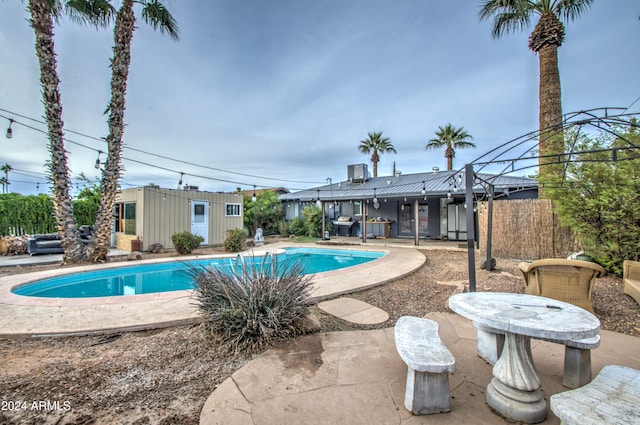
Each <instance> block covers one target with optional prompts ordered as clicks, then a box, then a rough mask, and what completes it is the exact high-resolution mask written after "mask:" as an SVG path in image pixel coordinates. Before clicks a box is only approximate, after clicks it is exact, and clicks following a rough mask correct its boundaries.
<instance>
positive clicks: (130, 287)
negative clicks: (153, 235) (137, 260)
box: [12, 248, 385, 298]
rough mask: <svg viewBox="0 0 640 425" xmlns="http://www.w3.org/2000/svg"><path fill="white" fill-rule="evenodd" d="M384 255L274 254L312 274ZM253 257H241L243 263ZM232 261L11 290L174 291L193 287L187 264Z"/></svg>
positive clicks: (68, 294)
mask: <svg viewBox="0 0 640 425" xmlns="http://www.w3.org/2000/svg"><path fill="white" fill-rule="evenodd" d="M384 255H385V253H384V252H372V251H343V250H332V249H318V248H286V249H285V254H279V255H278V256H277V257H278V261H280V260H284V259H286V261H288V262H289V261H291V262H299V263H300V264H301V265H302V266H303V269H304V272H305V274H313V273H321V272H326V271H331V270H337V269H341V268H345V267H351V266H355V265H358V264H363V263H366V262H368V261H372V260H375V259H376V258H380V257H382V256H384ZM253 259H254V258H253V257H251V256H247V257H245V261H246V262H249V261H252V260H253ZM255 261H256V262H260V261H262V257H255ZM235 263H236V259H234V258H210V259H206V260H192V261H184V262H182V261H172V262H167V263H159V264H144V265H138V266H128V267H118V268H113V269H105V270H95V271H90V272H83V273H74V274H69V275H64V276H59V277H54V278H49V279H43V280H39V281H37V282H32V283H28V284H26V285H22V286H19V287H17V288H14V289H13V290H12V292H13V293H14V294H17V295H25V296H30V297H47V298H88V297H113V296H118V295H138V294H151V293H156V292H167V291H178V290H183V289H193V281H192V279H191V277H190V276H189V275H188V274H187V271H188V269H189V266H209V265H211V266H215V267H227V268H232V267H233V266H234V264H235Z"/></svg>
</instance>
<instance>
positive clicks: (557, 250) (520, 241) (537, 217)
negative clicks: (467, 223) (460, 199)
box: [478, 199, 580, 260]
mask: <svg viewBox="0 0 640 425" xmlns="http://www.w3.org/2000/svg"><path fill="white" fill-rule="evenodd" d="M488 212H489V205H488V202H480V203H479V205H478V229H479V243H480V249H481V251H482V252H484V253H485V254H486V247H487V227H488V218H489V214H488ZM492 228H493V231H492V235H491V236H492V239H491V256H492V257H503V258H513V259H522V260H537V259H540V258H565V257H567V256H568V255H569V254H571V253H572V252H576V251H578V250H579V249H580V245H579V243H578V241H577V239H576V237H575V234H574V233H573V232H572V231H571V230H570V229H569V228H568V227H565V226H561V225H560V223H559V220H558V217H557V216H556V214H554V212H553V207H552V204H551V201H550V200H548V199H521V200H509V201H494V203H493V220H492Z"/></svg>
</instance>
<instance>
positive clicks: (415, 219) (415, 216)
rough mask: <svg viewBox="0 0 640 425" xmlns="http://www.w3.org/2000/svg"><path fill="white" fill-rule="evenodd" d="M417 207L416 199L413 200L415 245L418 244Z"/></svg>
mask: <svg viewBox="0 0 640 425" xmlns="http://www.w3.org/2000/svg"><path fill="white" fill-rule="evenodd" d="M418 207H419V202H418V200H417V199H414V200H413V244H414V245H415V246H418V245H420V221H419V220H418Z"/></svg>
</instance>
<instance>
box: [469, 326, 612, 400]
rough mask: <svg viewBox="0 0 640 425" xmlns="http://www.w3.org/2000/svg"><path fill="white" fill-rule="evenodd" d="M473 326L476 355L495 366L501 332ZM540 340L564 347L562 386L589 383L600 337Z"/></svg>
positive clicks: (500, 345) (499, 347) (501, 345)
mask: <svg viewBox="0 0 640 425" xmlns="http://www.w3.org/2000/svg"><path fill="white" fill-rule="evenodd" d="M474 325H475V327H476V329H477V330H478V344H477V349H478V355H479V356H480V357H482V358H483V359H485V360H486V361H487V362H489V363H490V364H495V363H496V361H497V360H498V358H499V357H500V353H502V347H503V346H504V333H503V331H501V330H498V329H492V328H488V327H486V326H483V325H479V324H477V323H474ZM540 339H541V340H542V341H548V342H553V343H556V344H563V345H564V346H565V347H564V372H563V374H562V385H564V386H565V387H567V388H578V387H581V386H583V385H584V384H587V383H589V381H591V350H592V349H594V348H598V347H599V346H600V335H596V336H594V337H592V338H587V339H581V340H577V341H571V340H554V339H543V338H540Z"/></svg>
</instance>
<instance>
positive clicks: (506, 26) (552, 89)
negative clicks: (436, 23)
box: [480, 0, 593, 177]
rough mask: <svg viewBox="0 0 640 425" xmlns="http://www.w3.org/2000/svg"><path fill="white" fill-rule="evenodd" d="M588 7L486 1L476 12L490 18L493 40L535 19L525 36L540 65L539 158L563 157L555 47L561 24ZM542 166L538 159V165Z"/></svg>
mask: <svg viewBox="0 0 640 425" xmlns="http://www.w3.org/2000/svg"><path fill="white" fill-rule="evenodd" d="M591 3H593V0H487V1H485V2H484V3H483V5H482V8H481V10H480V20H485V19H489V18H491V17H493V31H492V36H493V38H499V37H501V36H502V35H503V34H504V33H509V32H515V31H521V30H524V29H525V28H528V27H529V26H530V23H531V19H532V17H534V16H535V15H537V16H538V17H539V18H538V22H537V24H536V26H535V28H534V29H533V32H532V33H531V34H530V35H529V48H530V49H531V50H532V51H533V52H534V53H537V54H538V57H539V63H540V82H539V85H540V88H539V103H540V106H539V108H540V112H539V114H540V115H539V132H540V136H539V140H538V143H539V145H538V148H539V153H540V156H544V155H550V154H558V153H564V139H563V136H562V132H561V131H559V130H560V129H559V128H558V126H559V125H560V124H561V123H562V101H561V95H560V72H559V70H558V47H560V46H561V45H562V42H563V41H564V36H565V28H564V25H563V23H562V21H561V20H564V21H566V22H567V21H572V20H574V19H576V18H578V17H579V16H580V15H582V14H583V13H585V12H586V11H587V10H588V9H589V7H590V6H591ZM544 162H545V160H544V159H543V158H540V160H539V164H543V163H544ZM558 171H559V172H560V173H561V172H562V166H561V165H560V166H558V167H554V169H552V170H550V171H549V173H544V174H545V175H552V174H554V173H557V172H558ZM542 176H543V170H542V169H541V170H540V177H542Z"/></svg>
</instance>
